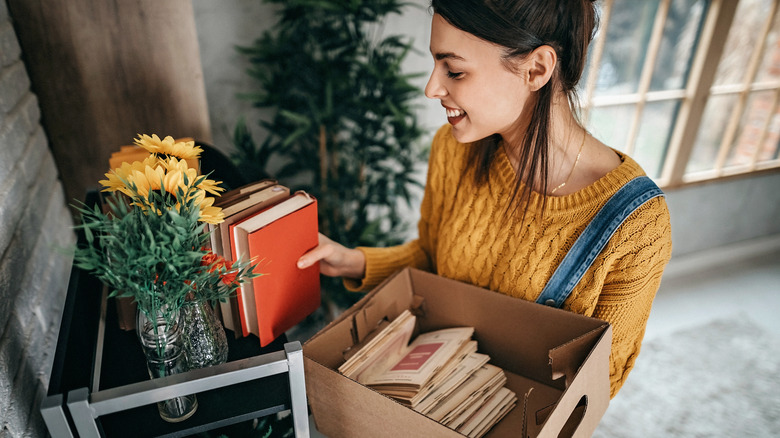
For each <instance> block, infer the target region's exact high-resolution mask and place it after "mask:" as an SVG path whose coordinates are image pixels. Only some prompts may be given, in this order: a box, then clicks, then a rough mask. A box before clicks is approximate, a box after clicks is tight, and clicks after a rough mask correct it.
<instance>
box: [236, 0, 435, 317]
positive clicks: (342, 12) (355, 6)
mask: <svg viewBox="0 0 780 438" xmlns="http://www.w3.org/2000/svg"><path fill="white" fill-rule="evenodd" d="M265 1H266V2H267V3H269V4H274V5H275V6H276V11H277V14H278V17H279V19H278V21H277V23H276V24H275V25H274V26H273V27H272V28H271V29H270V30H268V31H266V32H265V34H264V35H263V36H262V37H261V38H259V39H258V40H256V41H255V42H254V43H253V44H252V45H251V46H249V47H241V48H239V50H240V52H241V53H243V54H244V55H246V56H247V57H248V58H249V60H250V62H251V64H252V67H251V69H250V71H249V74H251V75H252V76H253V77H254V78H256V79H257V83H258V89H257V91H256V92H253V93H247V94H246V95H245V97H246V98H248V99H250V100H251V101H252V102H253V104H254V106H256V107H263V108H270V109H272V110H273V112H272V114H271V115H270V116H269V117H267V118H265V119H262V120H260V121H259V125H260V126H261V127H262V128H263V129H264V130H265V131H266V132H267V136H266V137H265V139H264V140H263V141H262V142H260V143H258V142H256V141H255V140H254V138H253V136H252V135H251V133H250V131H249V129H248V128H247V126H246V124H245V123H244V122H243V121H240V122H239V123H238V124H237V126H236V128H235V131H234V145H235V147H236V150H237V151H238V152H237V154H236V162H237V163H239V165H240V166H242V168H243V170H244V172H245V173H246V174H247V175H250V177H251V178H260V177H263V176H273V177H274V178H277V179H279V180H292V181H294V182H295V184H296V185H297V186H300V187H301V188H302V189H304V190H306V191H307V192H309V193H312V194H313V195H314V196H315V197H316V198H317V199H318V202H319V215H320V217H319V226H320V231H321V232H322V233H323V234H326V235H328V236H329V237H331V238H333V239H334V240H337V241H339V242H340V243H342V244H344V245H347V246H357V245H366V246H379V245H393V244H398V243H401V242H402V241H403V240H405V238H404V233H405V232H406V231H407V228H408V223H407V222H406V221H405V219H404V217H402V216H401V214H399V212H398V209H397V207H398V206H399V202H400V201H405V202H407V203H410V202H411V199H412V188H413V187H414V186H418V187H419V186H421V183H420V182H419V181H418V180H417V179H416V177H417V175H418V174H419V172H418V170H417V169H416V166H417V165H418V163H421V162H424V161H425V157H424V153H425V151H422V150H421V149H420V148H419V147H418V141H419V139H420V137H421V134H422V130H421V129H420V128H419V127H418V125H417V121H416V117H415V114H414V104H413V101H414V99H416V98H417V97H418V96H419V95H420V90H419V89H418V88H417V87H415V86H414V85H412V84H411V82H410V80H411V79H412V78H414V77H415V76H416V75H410V74H405V73H403V72H402V71H401V63H402V62H403V60H404V59H405V57H406V55H407V53H408V52H409V50H411V42H409V41H405V40H404V39H403V38H401V37H399V36H387V37H383V36H382V35H381V28H382V24H383V23H382V21H383V20H384V18H385V17H386V16H387V15H389V14H391V13H400V11H401V9H402V7H404V6H406V5H407V4H406V3H403V2H401V1H397V0H383V1H352V2H344V1H340V0H297V1H294V2H289V1H283V0H265ZM324 280H325V281H324V282H323V292H324V293H323V297H325V298H326V299H329V300H330V303H326V304H332V303H336V304H337V305H339V306H348V305H350V304H352V303H353V302H354V301H356V300H357V299H358V298H359V296H357V294H345V293H342V292H343V288H341V286H340V283H338V281H336V282H331V283H328V281H332V279H324ZM331 313H334V312H331Z"/></svg>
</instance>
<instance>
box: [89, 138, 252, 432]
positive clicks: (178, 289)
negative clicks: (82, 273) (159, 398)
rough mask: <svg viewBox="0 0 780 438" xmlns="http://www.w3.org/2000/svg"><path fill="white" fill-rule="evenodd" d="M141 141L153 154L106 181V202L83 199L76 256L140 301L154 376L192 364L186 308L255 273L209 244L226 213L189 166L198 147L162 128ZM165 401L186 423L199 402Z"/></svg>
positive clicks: (173, 417) (163, 407)
mask: <svg viewBox="0 0 780 438" xmlns="http://www.w3.org/2000/svg"><path fill="white" fill-rule="evenodd" d="M135 143H136V145H138V146H139V147H141V148H143V149H145V150H146V151H148V152H149V155H148V156H147V157H146V158H144V159H143V160H140V161H133V162H131V163H128V162H123V163H122V164H121V166H120V167H118V168H116V169H113V170H112V171H111V172H109V173H107V174H106V179H105V180H102V181H100V183H101V185H102V186H103V187H104V188H103V191H104V192H107V193H108V196H107V199H106V207H107V208H106V209H105V210H104V209H103V208H101V207H100V206H95V207H93V208H87V207H86V206H82V207H77V210H78V212H79V213H80V216H81V224H80V225H77V228H80V229H81V230H83V232H84V235H85V237H86V239H85V240H86V244H85V245H82V246H80V247H78V248H76V251H75V254H74V259H75V263H76V265H77V266H78V267H80V268H82V269H85V270H87V271H91V272H93V273H94V274H95V275H96V276H97V277H98V278H100V279H101V280H102V281H103V282H104V283H106V284H107V285H108V286H109V287H110V288H111V290H112V291H111V294H110V296H118V297H130V298H132V299H133V300H134V301H135V302H136V303H137V306H138V319H137V323H136V330H137V333H138V337H139V340H140V341H141V344H142V347H143V350H144V353H145V354H146V358H147V364H148V368H149V373H150V376H151V377H152V378H155V377H161V376H164V375H168V374H172V373H176V372H180V371H185V370H186V369H187V362H186V353H185V349H184V347H185V344H184V339H183V338H184V335H187V334H188V333H187V330H186V328H185V329H184V334H183V333H182V321H181V320H180V314H181V311H182V309H183V308H185V306H188V305H194V304H196V303H204V302H208V301H214V300H224V299H225V298H226V297H228V296H229V295H230V294H231V293H233V292H234V291H235V289H236V288H237V287H238V285H239V284H240V283H241V282H243V281H246V280H248V279H249V278H252V277H254V276H256V275H255V274H254V273H253V272H252V267H251V266H250V265H249V263H248V262H243V261H237V262H235V263H232V262H227V261H225V260H224V259H221V258H219V257H215V256H214V255H213V254H211V252H210V250H209V249H208V248H207V246H208V241H209V236H208V233H206V232H205V226H206V224H207V223H212V224H215V223H219V222H221V221H222V219H223V214H222V211H221V209H219V208H217V207H214V206H213V204H214V196H218V195H219V193H220V192H221V191H222V190H223V189H222V188H221V187H220V185H219V182H217V181H213V180H210V179H208V177H207V176H206V175H198V171H197V169H196V168H195V167H193V166H191V165H190V163H197V160H198V157H199V154H200V152H201V150H200V148H198V147H196V146H194V142H192V141H175V140H174V139H173V138H172V137H165V138H163V139H160V138H159V137H158V136H156V135H152V136H147V135H141V136H140V137H139V138H137V139H136V140H135ZM158 408H159V410H160V415H161V416H162V417H163V419H165V420H167V421H181V420H183V419H186V418H188V417H189V416H190V415H192V413H193V412H194V411H195V409H196V408H197V400H196V399H195V396H194V395H192V396H188V397H178V398H176V399H172V400H167V401H165V402H161V403H159V404H158Z"/></svg>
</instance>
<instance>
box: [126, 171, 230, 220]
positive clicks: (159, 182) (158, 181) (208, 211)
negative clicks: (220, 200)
mask: <svg viewBox="0 0 780 438" xmlns="http://www.w3.org/2000/svg"><path fill="white" fill-rule="evenodd" d="M172 160H175V159H172ZM182 163H183V164H184V166H182ZM128 166H129V167H128V169H127V172H126V175H125V180H126V181H127V184H122V185H121V186H120V187H118V188H117V189H116V190H118V191H120V192H122V193H124V194H126V195H128V196H130V197H132V198H134V199H135V201H134V202H133V204H135V205H137V206H138V207H140V208H141V209H143V210H144V211H148V210H153V211H154V212H155V213H157V214H162V212H161V211H158V210H157V209H156V208H155V207H154V206H152V205H151V204H150V203H148V202H147V200H148V199H149V194H150V192H152V191H162V190H164V191H166V192H168V193H170V194H173V195H176V193H177V191H178V189H182V191H184V192H185V193H188V194H189V195H188V198H190V199H193V200H194V204H195V206H197V208H198V209H199V211H200V213H199V218H198V220H200V221H201V222H207V223H211V224H218V223H220V222H222V221H223V220H224V214H223V213H222V209H221V208H219V207H214V206H213V205H214V198H213V197H210V196H206V189H205V188H204V187H208V188H209V189H214V187H216V183H215V182H214V181H210V180H204V181H209V183H208V184H199V185H198V187H195V186H194V183H195V180H196V178H197V172H196V171H195V169H191V168H188V167H186V163H185V162H184V160H181V163H176V164H173V163H171V161H170V160H169V161H157V162H152V163H147V165H145V166H144V167H143V168H141V166H140V165H138V163H133V164H132V165H128ZM185 174H186V175H187V184H185V183H184V175H185ZM133 186H134V187H135V189H133V188H132V187H133ZM216 189H218V190H224V189H222V188H221V187H216ZM170 208H172V209H175V210H176V211H179V212H180V211H181V204H180V203H179V202H176V204H175V205H171V206H170Z"/></svg>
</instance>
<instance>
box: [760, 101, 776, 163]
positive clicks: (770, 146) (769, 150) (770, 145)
mask: <svg viewBox="0 0 780 438" xmlns="http://www.w3.org/2000/svg"><path fill="white" fill-rule="evenodd" d="M776 98H777V97H776ZM779 153H780V108H778V107H777V106H775V112H774V114H772V120H771V121H770V122H769V128H768V129H767V132H766V137H765V138H764V144H763V146H762V147H761V151H760V152H759V153H758V162H759V163H760V162H762V161H770V160H776V159H778V154H779Z"/></svg>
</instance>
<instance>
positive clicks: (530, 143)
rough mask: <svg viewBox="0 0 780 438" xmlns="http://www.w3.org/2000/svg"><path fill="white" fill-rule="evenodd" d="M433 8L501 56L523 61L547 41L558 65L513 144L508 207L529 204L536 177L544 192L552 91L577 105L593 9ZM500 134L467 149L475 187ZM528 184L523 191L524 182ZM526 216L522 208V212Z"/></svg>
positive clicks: (543, 1) (443, 0)
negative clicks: (514, 162) (517, 163)
mask: <svg viewBox="0 0 780 438" xmlns="http://www.w3.org/2000/svg"><path fill="white" fill-rule="evenodd" d="M431 8H432V9H433V12H434V13H436V14H439V15H441V16H442V17H443V18H444V19H445V20H447V22H449V23H450V24H451V25H453V26H455V27H456V28H458V29H460V30H462V31H464V32H468V33H470V34H472V35H474V36H476V37H478V38H481V39H483V40H485V41H489V42H491V43H494V44H498V45H500V46H503V47H504V48H505V49H506V50H505V52H504V60H505V61H507V65H509V63H508V61H510V60H512V59H522V58H523V57H524V56H525V55H528V54H529V53H530V52H532V51H533V50H534V49H536V48H538V47H540V46H543V45H548V46H550V47H552V48H553V49H554V50H555V52H556V54H557V56H558V63H557V65H556V68H555V71H554V72H553V75H552V77H551V79H550V81H548V83H547V84H546V85H544V86H543V87H542V88H540V89H539V90H538V92H537V93H536V97H535V100H536V102H535V105H534V108H533V112H532V114H531V117H530V123H529V126H528V128H527V131H526V133H525V136H524V138H523V143H522V144H521V145H519V146H517V152H518V157H519V159H520V166H519V169H518V172H517V181H516V183H515V188H514V191H513V193H512V199H511V201H510V206H512V208H514V209H515V210H516V209H517V207H518V206H519V205H520V204H524V203H525V202H527V200H528V199H529V197H530V195H531V190H532V189H533V185H534V181H536V180H538V181H540V182H541V187H540V191H541V192H542V193H543V194H544V193H546V192H547V182H548V181H547V175H548V163H549V159H548V150H549V144H550V119H551V109H552V103H553V97H554V94H555V93H556V91H558V90H560V91H561V92H563V93H565V94H566V96H567V98H568V101H569V104H570V105H571V107H572V108H574V109H577V108H578V100H577V94H576V90H575V87H576V86H577V83H578V82H579V80H580V77H581V76H582V71H583V69H584V68H585V62H586V60H587V50H588V45H589V44H590V42H591V41H592V39H593V36H594V33H595V31H596V24H597V23H596V20H597V17H596V11H595V6H594V4H593V2H592V1H590V0H432V1H431ZM500 140H501V137H500V136H499V135H498V134H494V135H492V136H490V137H487V138H485V139H482V140H479V141H477V142H476V143H475V147H473V148H471V149H470V154H471V156H470V157H469V160H468V162H469V163H471V164H470V167H469V168H467V169H466V172H467V173H469V172H472V171H473V176H474V182H475V183H476V184H477V185H480V184H484V183H486V182H487V181H488V180H489V169H490V165H491V163H492V161H493V159H494V157H495V156H496V151H498V148H499V147H500V146H501V145H500ZM524 181H525V182H527V184H526V185H525V187H524V188H523V189H522V190H521V185H522V183H523V182H524ZM523 217H525V209H524V210H523Z"/></svg>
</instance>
